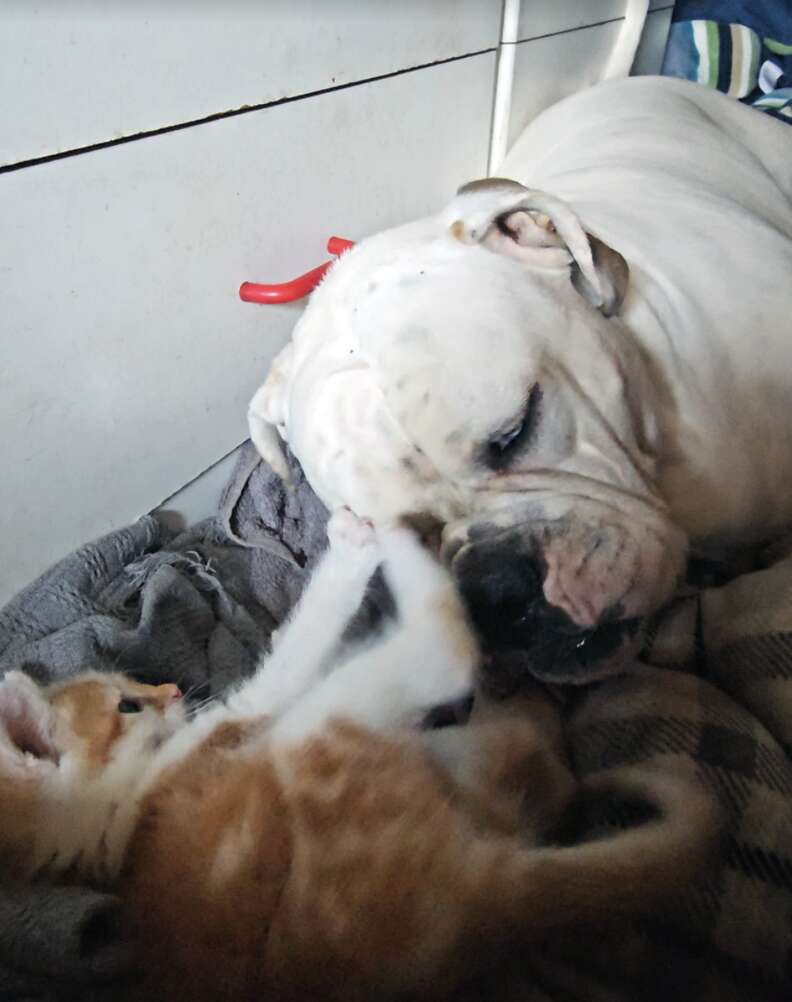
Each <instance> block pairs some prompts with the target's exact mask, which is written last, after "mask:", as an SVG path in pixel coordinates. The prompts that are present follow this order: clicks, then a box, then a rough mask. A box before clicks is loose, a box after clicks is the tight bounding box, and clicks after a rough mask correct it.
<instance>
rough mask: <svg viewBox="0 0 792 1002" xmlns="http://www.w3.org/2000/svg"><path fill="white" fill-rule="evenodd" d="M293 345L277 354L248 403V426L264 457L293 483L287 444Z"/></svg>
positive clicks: (287, 481) (288, 483) (251, 436)
mask: <svg viewBox="0 0 792 1002" xmlns="http://www.w3.org/2000/svg"><path fill="white" fill-rule="evenodd" d="M291 355H292V345H291V344H287V345H286V347H285V348H284V349H283V350H282V351H281V352H280V354H279V355H277V356H276V357H275V358H274V359H273V361H272V364H271V366H270V371H269V373H268V375H267V378H266V380H265V381H264V385H263V386H262V387H261V388H260V389H258V390H257V391H256V393H255V394H254V395H253V399H252V400H251V401H250V403H249V404H248V414H247V416H248V430H249V432H250V438H251V441H252V442H253V444H254V445H255V447H256V449H257V450H258V454H259V455H260V456H261V458H262V459H263V460H264V461H265V462H267V463H269V465H270V466H271V467H272V468H273V470H274V471H275V472H276V473H277V474H278V476H279V477H280V478H281V479H282V480H283V482H284V483H285V484H286V485H287V486H289V485H290V484H291V474H290V473H289V466H288V463H287V462H286V451H285V449H284V448H283V439H284V435H283V433H282V430H281V429H283V428H285V424H286V406H285V399H284V398H285V391H286V388H287V386H288V382H289V377H290V372H291Z"/></svg>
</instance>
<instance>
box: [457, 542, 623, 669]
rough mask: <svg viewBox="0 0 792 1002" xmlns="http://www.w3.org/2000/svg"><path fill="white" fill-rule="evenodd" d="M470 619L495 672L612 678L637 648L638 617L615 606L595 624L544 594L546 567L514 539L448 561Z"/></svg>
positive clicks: (487, 544) (523, 544) (467, 552)
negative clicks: (581, 623) (583, 623)
mask: <svg viewBox="0 0 792 1002" xmlns="http://www.w3.org/2000/svg"><path fill="white" fill-rule="evenodd" d="M454 571H455V573H456V575H457V577H458V580H459V585H460V590H461V592H462V595H463V597H464V599H465V602H466V604H467V606H468V609H469V611H470V616H471V619H472V620H473V624H474V626H475V627H476V629H477V631H478V633H479V635H480V636H481V638H482V641H483V643H484V647H485V650H487V652H488V653H489V654H490V656H491V665H492V670H493V671H495V672H497V673H498V674H499V675H504V676H505V675H515V676H524V675H526V673H528V672H530V674H531V675H533V676H535V677H537V678H540V679H542V680H544V681H547V682H583V681H585V682H589V681H593V680H595V679H597V678H600V677H604V676H605V675H610V674H612V673H613V671H614V668H615V666H616V665H617V664H622V663H623V662H624V660H625V658H626V657H628V656H629V654H630V652H631V650H633V649H634V648H635V647H636V644H637V640H638V634H639V626H640V619H639V618H637V617H636V618H631V619H622V618H620V616H621V609H620V608H619V607H618V605H617V606H614V607H613V608H612V609H609V610H607V611H606V612H605V614H604V615H603V616H602V618H601V620H600V621H599V622H598V623H597V624H596V625H595V626H593V627H583V626H579V625H578V624H576V623H574V622H573V621H572V619H571V618H570V617H569V616H568V615H567V614H566V613H565V612H564V611H563V610H561V609H559V608H557V607H555V606H552V605H550V603H549V602H548V601H547V600H546V598H545V597H544V592H543V582H544V578H545V573H546V565H545V563H544V560H543V558H542V556H541V554H540V553H537V552H532V550H531V549H530V548H529V547H528V546H526V544H525V542H524V541H523V540H521V539H520V538H519V537H518V536H516V535H515V536H514V537H510V538H509V539H507V540H505V541H501V542H497V543H495V542H492V543H482V544H479V545H478V546H474V547H471V548H468V549H466V550H465V551H464V552H463V553H462V554H461V555H460V557H459V559H458V560H456V561H455V563H454Z"/></svg>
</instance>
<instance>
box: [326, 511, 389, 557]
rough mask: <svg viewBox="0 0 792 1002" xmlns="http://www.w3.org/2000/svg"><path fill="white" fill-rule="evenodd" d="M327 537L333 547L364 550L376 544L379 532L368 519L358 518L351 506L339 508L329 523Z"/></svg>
mask: <svg viewBox="0 0 792 1002" xmlns="http://www.w3.org/2000/svg"><path fill="white" fill-rule="evenodd" d="M327 538H328V540H329V542H330V546H331V547H332V548H333V549H339V548H342V547H343V548H346V549H352V550H362V549H365V548H366V547H369V546H374V545H375V544H376V542H377V533H376V531H375V529H374V526H373V525H372V523H371V522H369V521H368V519H364V518H358V516H357V515H355V513H354V512H352V511H350V509H349V508H337V509H336V510H335V511H334V512H333V514H332V515H331V516H330V520H329V522H328V523H327Z"/></svg>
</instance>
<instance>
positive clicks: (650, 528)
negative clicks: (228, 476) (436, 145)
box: [250, 78, 792, 678]
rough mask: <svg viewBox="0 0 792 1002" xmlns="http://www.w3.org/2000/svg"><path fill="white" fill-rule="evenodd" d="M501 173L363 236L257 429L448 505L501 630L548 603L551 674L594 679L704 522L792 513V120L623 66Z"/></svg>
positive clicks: (288, 356) (311, 463) (706, 534)
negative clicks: (634, 74)
mask: <svg viewBox="0 0 792 1002" xmlns="http://www.w3.org/2000/svg"><path fill="white" fill-rule="evenodd" d="M502 171H503V173H504V174H505V175H507V176H508V177H510V178H513V179H514V181H516V182H519V184H515V183H514V181H503V182H497V181H492V180H491V181H489V182H486V183H480V182H479V183H477V184H474V185H472V186H469V187H468V186H466V188H464V189H462V191H461V192H460V194H459V195H458V196H457V197H456V198H455V199H454V201H453V202H452V203H451V205H450V206H448V207H447V208H446V209H444V210H443V211H442V212H441V213H440V214H439V215H437V216H433V217H430V218H427V219H422V220H419V221H417V222H414V223H409V224H407V225H405V226H402V227H399V228H397V229H394V230H390V231H388V232H386V233H382V234H379V235H377V236H374V237H371V238H369V239H367V240H364V241H362V242H361V243H359V244H358V245H357V246H356V247H355V248H354V249H353V250H352V251H351V252H349V253H348V254H345V255H344V256H343V258H342V259H341V260H340V261H339V262H338V264H337V265H335V266H334V267H333V268H332V270H331V271H330V273H329V275H328V276H327V278H326V279H325V281H324V282H323V283H322V285H321V286H320V287H319V289H317V291H316V292H315V293H314V295H313V297H312V299H311V301H310V303H309V305H308V307H307V309H306V310H305V313H304V314H303V316H302V318H301V320H300V322H299V323H298V324H297V327H296V328H295V331H294V335H293V338H292V341H291V343H290V344H289V345H288V346H287V347H286V348H285V349H284V350H283V352H282V353H281V354H280V356H279V357H278V358H277V359H276V361H275V363H274V364H273V367H272V370H271V372H270V375H269V378H268V379H267V381H266V383H265V384H264V386H263V387H262V389H261V390H260V391H259V392H258V393H257V394H256V396H255V397H254V399H253V401H252V403H251V408H250V428H251V436H252V438H253V440H254V442H255V443H256V445H257V446H258V448H259V450H260V451H261V453H262V455H263V456H264V457H265V458H266V459H268V460H269V461H270V462H271V463H272V464H273V465H275V466H277V467H278V468H280V469H283V462H282V458H281V453H280V438H283V439H285V440H287V441H288V443H289V445H290V447H291V449H292V450H293V452H294V453H295V454H296V456H297V457H298V458H299V460H300V462H301V463H302V465H303V467H304V469H305V472H306V474H307V476H308V479H309V481H310V482H311V484H312V486H313V487H314V488H315V489H316V491H317V492H318V494H319V495H320V497H321V498H322V499H323V500H324V501H325V503H326V504H327V505H328V507H330V508H336V507H339V506H341V505H348V506H350V507H351V508H352V509H353V510H355V511H356V512H357V513H358V514H360V515H362V516H366V517H369V518H372V519H373V520H374V521H379V522H383V521H389V520H391V519H393V518H394V517H395V516H398V515H399V514H401V513H404V512H407V511H416V510H421V511H429V512H432V513H433V514H434V515H436V516H437V517H438V518H439V519H441V520H442V522H443V523H444V524H445V530H444V535H443V542H444V548H445V553H446V555H447V558H448V559H449V560H450V561H452V562H453V564H454V566H455V568H456V569H457V572H458V574H459V576H460V579H461V581H462V585H463V590H465V591H466V593H467V594H468V597H469V598H470V601H471V605H472V608H473V612H474V617H477V616H478V620H479V621H480V622H479V625H480V626H481V627H482V630H483V632H484V634H485V635H486V636H488V638H489V640H490V641H491V642H492V643H493V645H494V646H495V647H497V646H498V644H499V643H500V642H501V641H502V644H503V646H505V647H507V648H509V649H517V648H519V647H520V646H521V643H522V641H523V640H525V646H527V647H529V648H530V647H531V641H530V637H531V636H535V635H538V633H541V632H544V633H547V629H546V630H544V631H540V630H537V626H539V625H544V626H545V627H548V628H549V630H550V632H551V633H552V632H553V631H555V634H556V635H557V636H558V637H560V638H562V639H561V640H559V643H558V644H556V645H555V646H554V647H551V648H550V649H549V650H545V651H544V652H538V653H537V652H536V651H533V653H531V654H530V666H531V668H532V669H534V670H535V671H537V673H538V674H544V675H548V676H552V677H586V678H587V677H591V675H592V673H596V672H599V671H600V670H607V669H608V668H609V667H612V661H613V655H614V653H616V654H618V650H617V648H619V645H620V644H621V641H622V640H623V639H624V637H623V635H622V634H621V633H620V634H619V635H618V636H617V635H616V634H615V633H614V632H613V625H614V622H615V621H625V620H626V621H628V622H629V623H630V624H635V623H636V622H637V621H638V620H639V619H640V617H642V616H643V615H644V614H645V613H647V612H649V611H651V610H653V609H654V608H655V607H656V606H657V605H658V604H660V603H661V602H662V601H664V600H665V599H666V598H667V597H668V596H669V595H670V593H671V592H672V590H673V588H674V585H675V583H676V581H677V579H678V577H679V575H680V573H681V571H682V569H683V567H684V563H685V558H686V553H687V545H688V541H692V543H693V544H694V546H701V547H712V546H727V545H731V544H737V543H743V542H747V541H750V540H755V539H758V538H761V537H766V536H769V535H770V534H772V533H773V532H774V531H775V530H777V529H778V528H780V527H781V526H783V525H784V524H787V523H789V522H790V521H792V491H790V485H792V129H790V127H789V126H786V125H783V124H781V123H779V122H776V121H774V120H772V119H769V118H766V117H764V116H763V115H762V114H760V113H758V112H756V111H753V110H751V109H748V108H745V107H743V106H741V105H738V104H737V103H735V102H734V101H732V100H730V99H728V98H725V97H723V96H721V95H720V94H717V93H715V92H712V91H709V90H707V89H705V88H703V87H699V86H697V85H694V84H689V83H686V82H682V81H677V80H670V79H663V78H635V79H627V80H618V81H611V82H608V83H605V84H602V85H600V86H598V87H595V88H593V89H591V90H589V91H586V92H584V93H582V94H578V95H576V96H574V97H572V98H569V99H568V100H566V101H563V102H562V103H561V104H559V105H556V106H555V107H554V108H552V109H550V110H549V111H547V112H545V113H544V114H543V115H541V116H540V117H539V118H538V119H537V120H536V121H535V122H534V123H533V124H532V125H531V126H529V128H528V129H527V130H526V131H525V132H524V133H523V135H522V136H521V138H520V139H519V141H518V142H517V144H516V146H515V147H514V149H513V150H512V152H511V154H510V155H509V157H508V158H507V161H506V163H505V164H504V165H503V168H502ZM628 268H629V273H628ZM526 416H527V418H528V424H530V427H528V426H527V425H525V424H523V425H522V426H521V422H523V419H524V418H525V417H526ZM274 429H277V433H276V432H275V431H274ZM279 436H280V437H279ZM482 609H483V610H484V612H483V613H481V610H482ZM477 610H478V613H477ZM608 624H610V626H608ZM606 629H611V634H612V635H611V636H610V637H609V638H606V642H604V643H602V642H600V643H599V644H598V643H597V642H594V643H591V644H590V641H592V638H596V637H599V638H600V641H601V640H602V637H603V636H604V632H603V631H605V630H606ZM628 632H629V633H630V634H632V633H633V632H634V631H632V630H630V631H628ZM617 641H618V642H617ZM587 645H590V648H591V653H590V654H588V653H587V650H588V648H587ZM624 647H625V645H624V644H622V645H621V649H624ZM606 655H609V656H610V660H609V658H608V657H606ZM603 666H605V667H603Z"/></svg>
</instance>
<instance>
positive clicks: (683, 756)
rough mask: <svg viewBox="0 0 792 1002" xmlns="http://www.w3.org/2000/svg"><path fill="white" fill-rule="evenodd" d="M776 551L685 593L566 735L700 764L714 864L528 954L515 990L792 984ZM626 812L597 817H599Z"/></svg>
mask: <svg viewBox="0 0 792 1002" xmlns="http://www.w3.org/2000/svg"><path fill="white" fill-rule="evenodd" d="M788 550H789V551H790V552H787V553H784V550H783V548H782V547H777V548H776V550H775V552H773V553H772V554H770V555H769V556H770V557H771V558H772V559H773V560H774V562H773V563H772V565H771V566H767V567H765V568H764V569H761V570H758V571H755V572H753V573H748V574H744V575H742V576H739V577H737V578H735V579H734V580H732V581H731V583H729V584H726V585H722V586H720V587H709V588H705V589H703V590H701V591H699V592H696V593H691V594H689V595H686V596H683V597H680V598H679V599H678V600H677V601H676V602H675V603H673V604H672V605H671V606H670V607H669V608H668V609H667V610H665V611H664V612H663V614H662V615H661V616H660V617H659V618H658V621H657V623H656V624H655V631H654V632H653V635H652V636H651V637H650V638H649V640H648V641H647V649H646V651H645V654H644V658H645V661H646V662H647V663H646V664H644V665H641V666H637V667H636V669H635V670H634V671H633V672H632V673H631V674H630V675H628V676H624V677H621V678H617V679H611V680H609V681H607V682H604V683H602V684H601V685H599V686H596V687H593V688H592V689H590V690H589V691H587V692H585V693H582V694H581V695H580V696H579V697H577V699H576V700H575V702H574V704H573V705H572V706H571V708H570V712H569V719H568V740H569V747H570V753H571V756H572V760H573V762H574V765H575V768H576V771H578V772H579V773H580V774H582V775H585V774H587V773H589V772H592V771H596V770H598V769H602V768H608V767H611V766H620V765H625V764H629V763H643V764H652V765H654V766H656V767H657V768H659V769H662V770H668V771H679V770H688V769H692V770H694V771H695V772H696V773H697V774H698V775H699V776H700V777H701V779H702V780H703V781H704V782H705V783H706V784H707V785H708V786H709V787H710V789H711V790H713V791H714V793H715V794H716V796H717V798H718V800H719V801H720V803H721V805H722V808H723V813H724V820H725V831H724V838H723V842H722V848H721V852H720V857H719V858H718V859H717V860H715V861H713V862H714V868H713V871H712V872H711V873H710V874H708V875H707V877H706V878H702V880H701V882H700V884H699V885H698V886H694V887H691V888H690V889H689V891H688V893H687V894H686V895H685V896H684V898H683V899H682V900H680V901H678V902H676V903H675V904H673V905H672V906H670V907H669V908H668V909H667V911H666V912H665V913H664V914H658V915H654V916H652V918H651V920H648V921H646V922H643V923H641V924H640V925H636V926H635V927H634V928H632V929H630V930H629V931H628V933H627V934H626V935H625V933H624V930H623V929H620V930H619V933H618V936H617V937H614V935H613V933H612V931H611V930H609V929H608V921H607V919H608V917H607V916H606V915H603V922H602V926H601V927H600V928H598V929H592V930H589V931H587V932H586V934H585V935H582V936H579V937H577V938H576V939H575V941H573V942H569V941H564V942H562V943H555V944H554V943H548V944H545V945H544V947H543V949H542V950H541V951H537V952H535V953H532V955H531V957H530V958H526V960H527V961H528V962H527V965H526V967H525V968H524V969H523V971H521V972H520V973H519V974H515V979H514V984H513V987H512V989H511V994H509V993H507V992H503V993H501V997H503V998H511V997H512V995H513V997H514V998H518V997H519V998H522V999H529V998H530V999H534V998H536V999H554V1000H559V1002H560V1000H565V1002H566V1000H569V1002H571V1000H580V1002H594V1000H600V999H602V1000H605V999H607V1000H609V1002H614V1000H619V1002H621V1000H624V1002H626V1000H639V999H640V1000H655V999H656V1000H658V1002H659V1000H664V1002H665V1000H691V1002H692V1000H696V1002H710V1000H711V1002H724V1000H732V999H733V1000H740V1002H752V1000H764V1002H767V1000H771V999H772V1000H776V999H777V1000H781V999H786V1000H788V999H790V998H792V761H791V760H790V755H789V752H790V749H792V547H789V548H788ZM618 820H619V819H618V818H596V817H594V816H593V815H592V816H591V817H589V818H587V819H586V821H587V824H588V826H589V827H590V828H591V829H592V830H595V829H597V828H601V827H602V825H603V824H604V825H607V824H614V823H618Z"/></svg>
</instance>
